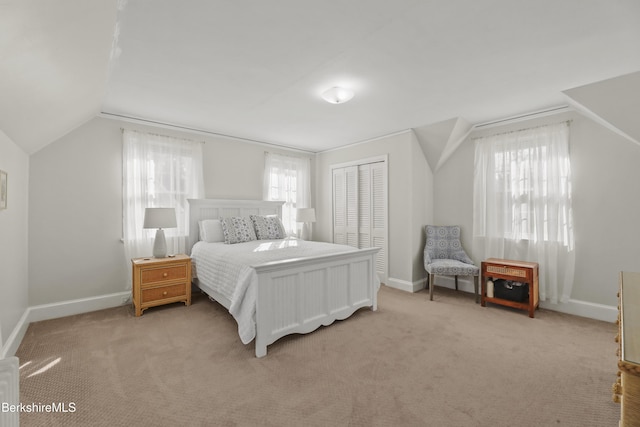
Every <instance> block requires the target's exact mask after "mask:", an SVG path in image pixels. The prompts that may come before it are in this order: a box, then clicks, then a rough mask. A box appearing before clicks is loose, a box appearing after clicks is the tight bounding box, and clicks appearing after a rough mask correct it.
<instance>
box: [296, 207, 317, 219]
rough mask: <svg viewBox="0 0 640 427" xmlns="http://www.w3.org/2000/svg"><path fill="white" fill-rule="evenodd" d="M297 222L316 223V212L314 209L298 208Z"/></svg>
mask: <svg viewBox="0 0 640 427" xmlns="http://www.w3.org/2000/svg"><path fill="white" fill-rule="evenodd" d="M296 222H316V210H315V209H314V208H298V209H297V212H296Z"/></svg>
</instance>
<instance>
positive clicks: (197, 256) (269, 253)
mask: <svg viewBox="0 0 640 427" xmlns="http://www.w3.org/2000/svg"><path fill="white" fill-rule="evenodd" d="M355 250H357V249H356V248H354V247H351V246H345V245H336V244H333V243H323V242H309V241H305V240H298V239H291V238H289V239H282V240H254V241H251V242H245V243H236V244H233V245H228V244H224V243H205V242H202V241H200V242H198V243H196V244H195V245H194V246H193V249H192V250H191V258H192V259H193V263H194V269H195V274H196V275H197V277H198V280H199V281H200V282H202V283H203V284H206V285H207V286H209V287H211V288H213V289H215V290H216V291H217V292H219V293H220V294H221V295H223V296H224V297H225V298H227V299H228V300H229V301H231V305H230V307H229V312H230V313H231V315H232V316H233V317H234V318H235V319H236V322H237V323H238V334H239V335H240V339H241V340H242V342H243V343H244V344H248V343H249V342H251V340H253V339H254V338H255V336H256V326H255V325H256V322H255V313H256V296H257V289H256V288H257V281H258V277H257V274H256V272H255V270H254V269H253V268H252V267H251V266H256V265H260V264H264V263H267V262H272V261H282V260H288V259H294V258H306V257H311V256H317V255H328V254H333V253H340V252H350V251H355Z"/></svg>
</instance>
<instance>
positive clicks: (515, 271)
mask: <svg viewBox="0 0 640 427" xmlns="http://www.w3.org/2000/svg"><path fill="white" fill-rule="evenodd" d="M480 278H481V279H480V281H481V282H482V292H481V296H480V305H481V306H482V307H485V306H486V302H491V303H493V304H500V305H504V306H508V307H513V308H519V309H521V310H527V311H528V312H529V317H531V318H533V317H534V311H535V309H536V308H538V303H539V297H538V263H537V262H526V261H512V260H507V259H497V258H489V259H488V260H486V261H483V262H482V267H481V269H480ZM488 278H493V279H505V280H513V281H516V282H522V283H527V284H528V285H529V301H526V302H517V301H509V300H506V299H501V298H489V297H488V296H487V279H488Z"/></svg>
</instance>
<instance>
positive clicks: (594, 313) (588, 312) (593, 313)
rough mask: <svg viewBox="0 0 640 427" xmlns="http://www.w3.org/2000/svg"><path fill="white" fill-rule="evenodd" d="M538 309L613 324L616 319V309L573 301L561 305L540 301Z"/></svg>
mask: <svg viewBox="0 0 640 427" xmlns="http://www.w3.org/2000/svg"><path fill="white" fill-rule="evenodd" d="M540 307H541V308H544V309H545V310H552V311H557V312H560V313H566V314H572V315H574V316H580V317H588V318H589V319H595V320H602V321H604V322H610V323H615V321H616V319H617V318H618V308H617V307H614V306H610V305H604V304H597V303H593V302H589V301H580V300H575V299H570V300H569V301H568V302H566V303H563V304H552V303H550V302H548V301H540Z"/></svg>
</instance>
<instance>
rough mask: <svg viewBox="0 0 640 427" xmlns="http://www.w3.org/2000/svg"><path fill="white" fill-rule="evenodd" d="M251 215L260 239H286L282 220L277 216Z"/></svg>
mask: <svg viewBox="0 0 640 427" xmlns="http://www.w3.org/2000/svg"><path fill="white" fill-rule="evenodd" d="M249 217H250V218H251V221H253V226H254V227H255V229H256V235H257V237H258V240H272V239H284V238H286V237H287V233H286V232H285V231H284V226H283V225H282V221H280V218H278V217H277V216H261V215H250V216H249Z"/></svg>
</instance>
